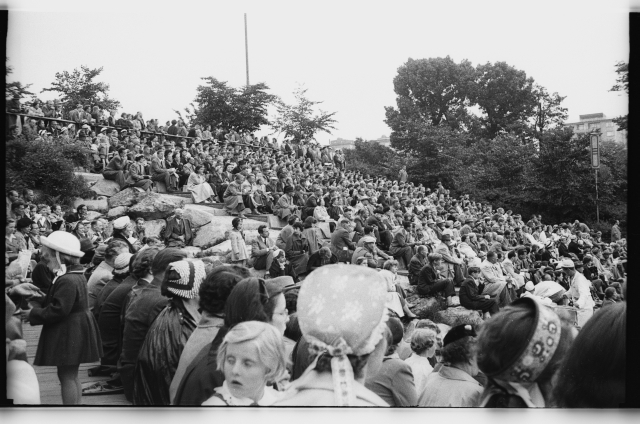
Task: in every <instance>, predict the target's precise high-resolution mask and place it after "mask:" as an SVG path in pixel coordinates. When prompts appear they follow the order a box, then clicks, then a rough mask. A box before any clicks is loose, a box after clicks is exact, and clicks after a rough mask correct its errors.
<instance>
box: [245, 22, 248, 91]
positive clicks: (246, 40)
mask: <svg viewBox="0 0 640 424" xmlns="http://www.w3.org/2000/svg"><path fill="white" fill-rule="evenodd" d="M244 52H245V56H246V59H247V87H249V37H248V36H247V14H246V13H245V14H244Z"/></svg>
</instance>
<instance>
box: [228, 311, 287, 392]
mask: <svg viewBox="0 0 640 424" xmlns="http://www.w3.org/2000/svg"><path fill="white" fill-rule="evenodd" d="M217 367H218V370H220V371H222V372H223V373H224V376H225V382H226V384H227V387H228V389H229V391H230V392H231V394H232V395H233V396H235V397H238V398H249V399H253V400H254V401H258V400H259V399H260V398H261V397H262V394H263V393H264V389H265V387H266V386H267V385H271V384H273V383H275V382H278V381H280V380H282V379H283V378H284V377H285V376H286V374H287V369H286V354H285V348H284V343H283V339H282V335H281V334H279V332H278V330H277V329H276V328H275V327H273V326H271V325H269V324H267V323H265V322H260V321H246V322H242V323H239V324H238V325H236V326H235V327H233V328H231V329H230V330H229V332H228V333H227V334H226V335H225V336H224V339H223V341H222V344H221V345H220V347H219V348H218V356H217Z"/></svg>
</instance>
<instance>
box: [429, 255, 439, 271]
mask: <svg viewBox="0 0 640 424" xmlns="http://www.w3.org/2000/svg"><path fill="white" fill-rule="evenodd" d="M427 259H428V260H429V263H430V264H431V266H432V267H433V268H437V267H439V266H440V264H442V255H441V254H439V253H429V254H428V255H427Z"/></svg>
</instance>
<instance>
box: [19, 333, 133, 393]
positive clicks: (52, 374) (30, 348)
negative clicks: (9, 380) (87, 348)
mask: <svg viewBox="0 0 640 424" xmlns="http://www.w3.org/2000/svg"><path fill="white" fill-rule="evenodd" d="M41 331H42V326H34V327H32V326H31V325H29V324H23V328H22V334H23V337H24V339H25V341H26V342H27V358H28V360H29V363H30V364H33V360H34V358H35V354H36V350H37V346H38V340H39V339H40V333H41ZM97 365H100V362H93V363H90V364H81V365H80V367H79V368H78V377H79V380H80V384H83V383H87V382H93V381H102V380H106V379H108V377H89V376H88V375H87V370H88V369H89V368H92V367H95V366H97ZM33 369H34V370H35V372H36V376H37V378H38V384H39V385H40V402H41V404H42V405H62V397H61V393H60V381H59V380H58V372H57V368H56V367H52V366H46V367H45V366H34V367H33ZM81 403H82V404H83V405H131V403H130V402H128V401H127V399H126V398H125V397H124V393H120V394H112V395H99V396H83V397H82V400H81Z"/></svg>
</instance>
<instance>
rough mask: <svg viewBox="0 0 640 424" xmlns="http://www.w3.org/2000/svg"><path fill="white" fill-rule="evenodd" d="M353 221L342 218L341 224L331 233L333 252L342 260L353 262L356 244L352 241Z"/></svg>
mask: <svg viewBox="0 0 640 424" xmlns="http://www.w3.org/2000/svg"><path fill="white" fill-rule="evenodd" d="M350 233H351V221H349V220H348V219H342V220H341V221H340V225H339V226H338V228H336V229H335V231H334V232H333V233H332V234H331V246H330V249H331V253H333V254H334V255H336V256H337V257H338V260H339V261H340V262H347V263H349V262H351V257H352V256H353V252H354V251H355V250H356V245H355V244H354V243H353V242H352V241H351V237H350V236H349V234H350ZM345 247H346V249H344V248H345Z"/></svg>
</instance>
